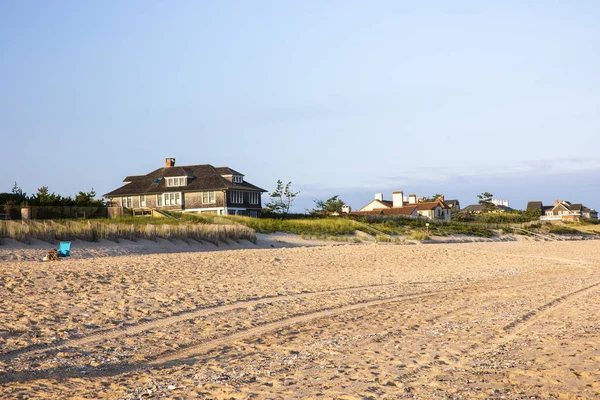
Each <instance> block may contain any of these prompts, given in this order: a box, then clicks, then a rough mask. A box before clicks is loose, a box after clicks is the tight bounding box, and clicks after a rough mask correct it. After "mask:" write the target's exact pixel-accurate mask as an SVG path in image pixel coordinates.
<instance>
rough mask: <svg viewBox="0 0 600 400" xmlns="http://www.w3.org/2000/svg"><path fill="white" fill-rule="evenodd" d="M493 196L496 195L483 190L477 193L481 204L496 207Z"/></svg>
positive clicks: (486, 206)
mask: <svg viewBox="0 0 600 400" xmlns="http://www.w3.org/2000/svg"><path fill="white" fill-rule="evenodd" d="M492 197H494V195H493V194H491V193H490V192H483V193H481V194H478V195H477V198H478V199H479V204H481V205H482V206H484V207H485V208H492V207H494V203H492Z"/></svg>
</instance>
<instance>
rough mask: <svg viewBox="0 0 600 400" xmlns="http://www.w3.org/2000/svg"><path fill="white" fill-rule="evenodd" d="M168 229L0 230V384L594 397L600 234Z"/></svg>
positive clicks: (180, 394)
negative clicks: (189, 232) (219, 233)
mask: <svg viewBox="0 0 600 400" xmlns="http://www.w3.org/2000/svg"><path fill="white" fill-rule="evenodd" d="M165 242H166V243H161V242H158V243H144V242H122V243H119V244H114V243H96V244H89V243H76V242H75V243H73V252H72V257H70V258H67V259H61V260H60V261H56V262H40V261H39V260H40V259H41V256H43V253H44V251H45V250H47V249H48V248H49V247H51V245H48V244H47V243H33V244H32V245H23V244H18V243H15V242H11V241H4V242H3V244H2V245H1V246H0V260H2V262H1V263H0V294H1V296H0V398H3V399H13V398H14V399H18V398H89V399H96V398H101V399H138V398H173V399H187V398H215V399H224V398H227V399H230V398H234V399H247V398H256V399H295V398H298V399H305V398H323V399H386V398H389V399H396V398H423V399H428V398H506V399H523V398H540V399H546V398H561V399H562V398H564V399H572V398H573V399H574V398H590V399H592V398H598V397H600V312H598V304H600V242H598V241H594V240H592V241H562V242H536V241H527V240H514V241H506V242H481V243H441V244H433V245H384V244H358V245H351V244H337V245H335V246H334V245H332V244H331V243H326V242H319V241H303V240H301V239H299V238H295V239H294V238H289V237H277V236H273V237H271V238H265V237H261V238H259V245H258V246H257V245H255V244H252V243H249V242H248V243H239V244H235V245H229V247H226V246H227V245H223V246H219V248H214V246H213V245H206V244H200V243H185V244H183V243H171V242H167V241H165ZM308 244H310V246H308ZM210 246H213V248H211V247H210Z"/></svg>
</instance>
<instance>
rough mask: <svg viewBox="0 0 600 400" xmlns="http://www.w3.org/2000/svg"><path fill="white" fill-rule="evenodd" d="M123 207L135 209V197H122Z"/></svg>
mask: <svg viewBox="0 0 600 400" xmlns="http://www.w3.org/2000/svg"><path fill="white" fill-rule="evenodd" d="M121 207H125V208H132V207H133V197H131V196H126V197H121Z"/></svg>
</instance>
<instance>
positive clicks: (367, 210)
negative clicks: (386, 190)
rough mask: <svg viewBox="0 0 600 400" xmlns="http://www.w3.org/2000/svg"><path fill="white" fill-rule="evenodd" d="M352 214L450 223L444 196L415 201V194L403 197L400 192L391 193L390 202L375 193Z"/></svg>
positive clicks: (381, 194) (448, 209)
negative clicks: (398, 216)
mask: <svg viewBox="0 0 600 400" xmlns="http://www.w3.org/2000/svg"><path fill="white" fill-rule="evenodd" d="M352 214H357V215H403V216H406V217H413V218H418V217H422V218H427V219H436V220H441V221H450V219H451V216H450V214H451V211H450V207H449V206H448V205H447V204H446V203H445V202H444V196H440V197H438V198H437V199H435V200H434V201H424V200H423V199H422V198H419V199H417V196H416V195H415V194H409V195H408V196H407V197H406V196H404V193H403V192H402V191H396V192H393V193H392V200H384V199H383V193H376V194H375V198H374V199H373V200H371V201H370V202H369V203H368V204H366V205H364V206H363V207H362V208H360V209H359V210H358V211H355V212H353V213H352Z"/></svg>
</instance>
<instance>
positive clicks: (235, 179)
mask: <svg viewBox="0 0 600 400" xmlns="http://www.w3.org/2000/svg"><path fill="white" fill-rule="evenodd" d="M233 183H244V178H242V177H241V176H239V175H233Z"/></svg>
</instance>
